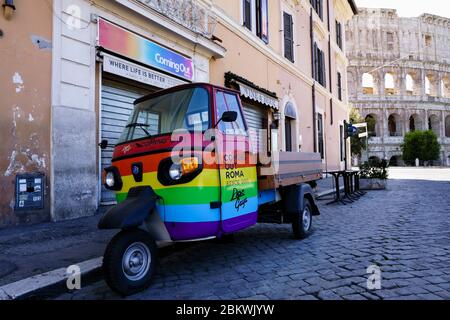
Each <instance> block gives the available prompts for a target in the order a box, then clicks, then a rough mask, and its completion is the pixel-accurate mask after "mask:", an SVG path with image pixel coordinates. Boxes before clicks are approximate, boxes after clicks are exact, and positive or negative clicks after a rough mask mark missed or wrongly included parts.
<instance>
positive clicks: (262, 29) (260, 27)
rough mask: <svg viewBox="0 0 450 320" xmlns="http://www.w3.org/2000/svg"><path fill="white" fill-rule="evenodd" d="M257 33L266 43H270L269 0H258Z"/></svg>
mask: <svg viewBox="0 0 450 320" xmlns="http://www.w3.org/2000/svg"><path fill="white" fill-rule="evenodd" d="M256 35H257V36H258V38H260V39H261V40H262V41H264V42H265V43H269V5H268V0H256Z"/></svg>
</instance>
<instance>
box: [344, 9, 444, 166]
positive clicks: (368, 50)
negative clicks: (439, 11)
mask: <svg viewBox="0 0 450 320" xmlns="http://www.w3.org/2000/svg"><path fill="white" fill-rule="evenodd" d="M449 36H450V19H448V18H443V17H439V16H435V15H430V14H423V15H421V16H419V17H416V18H403V17H399V16H398V14H397V11H396V10H393V9H368V8H367V9H366V8H360V9H359V15H357V16H355V17H354V18H353V20H351V21H350V22H349V23H348V25H347V29H346V38H347V48H346V52H347V57H348V58H349V62H350V64H349V68H348V79H349V80H348V81H349V83H348V90H349V92H348V93H349V99H350V101H351V102H352V104H353V105H354V107H355V108H357V109H358V110H359V111H360V113H361V115H362V116H363V117H364V118H365V119H366V120H367V121H368V123H369V124H370V125H369V128H368V131H369V136H370V138H369V148H368V156H369V157H378V158H380V159H387V160H390V162H391V164H392V165H396V164H397V165H403V164H404V163H403V161H402V159H401V154H402V152H401V144H402V142H403V137H404V135H405V134H406V133H407V132H409V131H413V130H428V129H431V130H433V131H434V132H435V133H436V135H437V136H438V138H439V143H440V144H441V154H440V160H439V161H435V162H434V164H435V165H445V166H450V45H449V44H450V42H449Z"/></svg>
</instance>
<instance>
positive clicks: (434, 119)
mask: <svg viewBox="0 0 450 320" xmlns="http://www.w3.org/2000/svg"><path fill="white" fill-rule="evenodd" d="M440 124H441V123H440V121H439V117H438V116H437V115H435V114H432V115H430V116H429V118H428V130H432V131H433V132H434V133H435V134H436V135H437V136H438V137H440V136H441V132H440Z"/></svg>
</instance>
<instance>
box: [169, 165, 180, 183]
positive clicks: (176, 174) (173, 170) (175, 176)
mask: <svg viewBox="0 0 450 320" xmlns="http://www.w3.org/2000/svg"><path fill="white" fill-rule="evenodd" d="M182 175H183V170H182V168H181V165H180V164H177V163H174V164H172V166H171V167H170V169H169V176H170V178H171V179H172V180H180V179H181V176H182Z"/></svg>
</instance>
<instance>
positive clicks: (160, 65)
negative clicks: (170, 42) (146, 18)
mask: <svg viewBox="0 0 450 320" xmlns="http://www.w3.org/2000/svg"><path fill="white" fill-rule="evenodd" d="M98 25H99V27H98V45H99V46H100V47H102V48H104V49H106V50H108V51H111V52H114V53H117V54H119V55H121V56H124V57H128V58H130V59H132V60H135V61H138V62H141V63H143V64H146V65H148V66H151V67H154V68H157V69H160V70H164V71H165V72H168V73H170V74H173V75H176V76H178V77H181V78H183V79H187V80H189V81H192V80H193V79H194V63H193V61H192V59H190V58H187V57H185V56H183V55H181V54H179V53H176V52H175V51H172V50H170V49H167V48H165V47H163V46H161V45H159V44H156V43H154V42H152V41H150V40H148V39H146V38H144V37H142V36H139V35H137V34H135V33H133V32H130V31H128V30H125V29H124V28H121V27H119V26H117V25H115V24H112V23H110V22H108V21H106V20H103V19H99V22H98Z"/></svg>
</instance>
